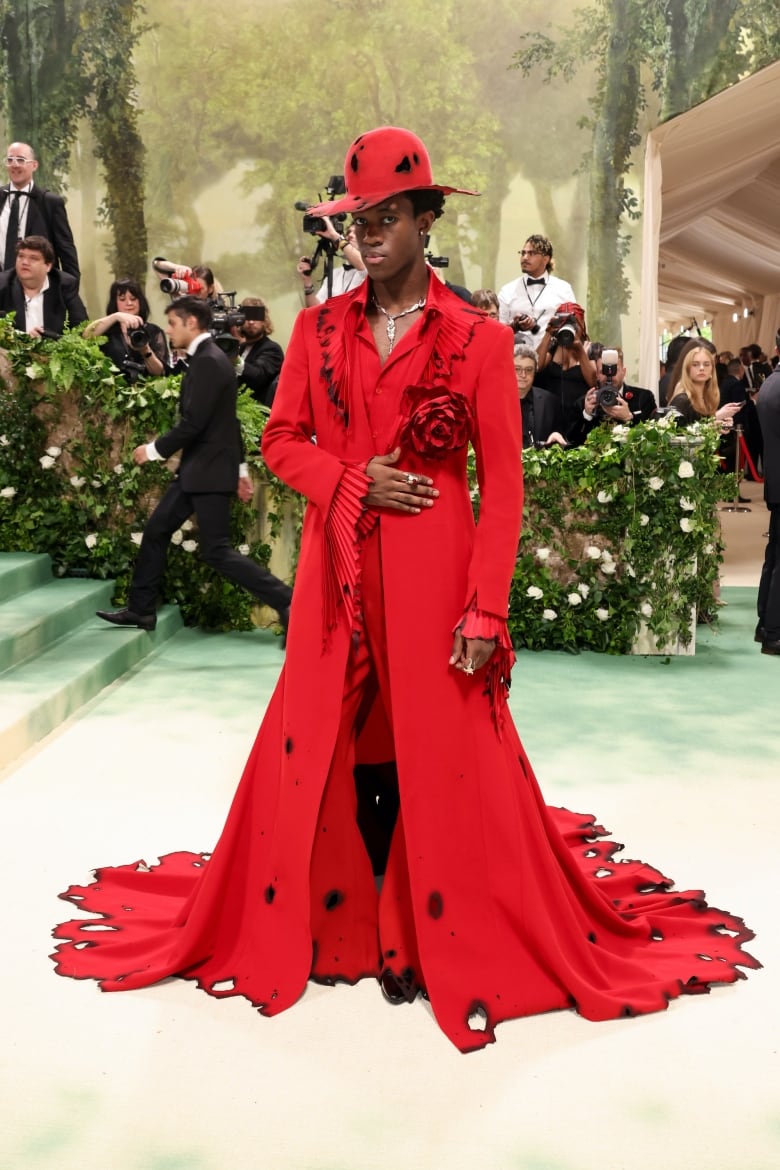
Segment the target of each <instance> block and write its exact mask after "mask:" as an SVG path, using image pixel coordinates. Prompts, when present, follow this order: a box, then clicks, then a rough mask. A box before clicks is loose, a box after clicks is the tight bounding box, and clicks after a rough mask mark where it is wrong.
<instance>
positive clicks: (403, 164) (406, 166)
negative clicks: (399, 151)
mask: <svg viewBox="0 0 780 1170" xmlns="http://www.w3.org/2000/svg"><path fill="white" fill-rule="evenodd" d="M411 169H412V163H411V160H410V158H409V155H408V154H405V155H404V157H403V158H402V159H401V161H400V162H399V164H398V166H397V167H396V168H395V173H396V174H397V175H408V174H409V172H410V171H411Z"/></svg>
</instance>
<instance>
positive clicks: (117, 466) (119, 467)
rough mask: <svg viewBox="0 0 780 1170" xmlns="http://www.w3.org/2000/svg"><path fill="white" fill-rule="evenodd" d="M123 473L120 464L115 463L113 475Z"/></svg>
mask: <svg viewBox="0 0 780 1170" xmlns="http://www.w3.org/2000/svg"><path fill="white" fill-rule="evenodd" d="M123 471H124V467H123V466H122V464H121V463H117V465H116V467H115V468H114V475H121V474H122V472H123Z"/></svg>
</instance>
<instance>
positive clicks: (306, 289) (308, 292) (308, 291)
mask: <svg viewBox="0 0 780 1170" xmlns="http://www.w3.org/2000/svg"><path fill="white" fill-rule="evenodd" d="M303 295H304V296H305V297H313V296H314V285H313V284H305V285H304V286H303Z"/></svg>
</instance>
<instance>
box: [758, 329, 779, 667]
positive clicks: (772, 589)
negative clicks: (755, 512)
mask: <svg viewBox="0 0 780 1170" xmlns="http://www.w3.org/2000/svg"><path fill="white" fill-rule="evenodd" d="M775 343H776V344H775V348H776V351H777V353H780V330H778V333H777V337H776V338H775ZM756 410H757V411H758V419H759V422H760V424H761V433H762V436H763V440H764V499H765V500H766V506H767V508H768V509H769V533H768V539H767V542H766V551H765V553H764V566H763V568H762V570H761V580H760V582H759V586H758V605H757V609H758V625H757V627H756V641H757V642H760V643H761V653H762V654H777V655H780V371H777V370H776V371H775V372H774V373H773V374H770V375H769V377H768V378H766V379H765V380H764V381H763V382H762V383H761V387H760V389H759V390H758V392H757V396H756Z"/></svg>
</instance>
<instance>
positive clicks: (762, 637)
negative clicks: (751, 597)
mask: <svg viewBox="0 0 780 1170" xmlns="http://www.w3.org/2000/svg"><path fill="white" fill-rule="evenodd" d="M753 641H754V642H765V641H766V630H765V629H764V627H763V626H762V625H761V622H759V623H758V625H757V626H756V632H755V634H754V635H753Z"/></svg>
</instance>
